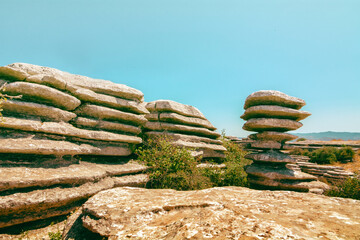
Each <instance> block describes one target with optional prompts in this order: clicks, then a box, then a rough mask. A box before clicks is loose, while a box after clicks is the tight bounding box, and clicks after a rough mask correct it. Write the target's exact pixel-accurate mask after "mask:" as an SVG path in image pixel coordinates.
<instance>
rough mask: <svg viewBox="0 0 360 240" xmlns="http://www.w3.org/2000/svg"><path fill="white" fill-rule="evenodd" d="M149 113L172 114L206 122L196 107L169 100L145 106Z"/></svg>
mask: <svg viewBox="0 0 360 240" xmlns="http://www.w3.org/2000/svg"><path fill="white" fill-rule="evenodd" d="M146 108H147V109H148V110H149V111H150V112H174V113H178V114H180V115H183V116H187V117H196V118H201V119H204V120H207V119H206V118H205V116H204V115H203V114H202V113H201V112H200V110H199V109H197V108H196V107H193V106H190V105H185V104H181V103H178V102H174V101H171V100H157V101H153V102H149V103H147V104H146Z"/></svg>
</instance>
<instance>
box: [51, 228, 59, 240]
mask: <svg viewBox="0 0 360 240" xmlns="http://www.w3.org/2000/svg"><path fill="white" fill-rule="evenodd" d="M48 235H49V238H50V240H61V239H62V233H61V231H60V230H58V231H57V232H49V233H48Z"/></svg>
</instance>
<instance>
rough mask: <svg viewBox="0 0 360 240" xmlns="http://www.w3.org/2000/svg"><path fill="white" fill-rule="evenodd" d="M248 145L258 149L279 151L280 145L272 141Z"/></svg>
mask: <svg viewBox="0 0 360 240" xmlns="http://www.w3.org/2000/svg"><path fill="white" fill-rule="evenodd" d="M250 145H251V147H252V148H258V149H281V143H279V142H276V141H272V140H257V141H255V142H252V143H250Z"/></svg>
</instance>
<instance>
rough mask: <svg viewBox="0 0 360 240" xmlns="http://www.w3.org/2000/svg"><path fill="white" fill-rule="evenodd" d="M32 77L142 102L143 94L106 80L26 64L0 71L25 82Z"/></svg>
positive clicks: (3, 74) (13, 65) (10, 66)
mask: <svg viewBox="0 0 360 240" xmlns="http://www.w3.org/2000/svg"><path fill="white" fill-rule="evenodd" d="M32 75H40V76H41V75H42V76H48V77H51V78H53V79H54V78H55V79H58V80H57V82H60V81H63V82H64V81H65V82H67V83H70V84H72V85H74V86H78V87H82V88H87V89H90V90H92V91H94V92H97V93H102V94H107V95H111V96H115V97H120V98H125V99H130V100H135V101H139V102H141V101H143V98H144V94H143V93H142V92H141V91H139V90H137V89H134V88H131V87H128V86H126V85H123V84H117V83H113V82H111V81H107V80H101V79H92V78H89V77H86V76H80V75H76V74H70V73H67V72H63V71H60V70H57V69H54V68H49V67H43V66H37V65H33V64H27V63H13V64H10V65H8V66H5V67H2V68H1V69H0V76H2V77H5V78H13V79H17V80H25V78H27V77H30V76H32Z"/></svg>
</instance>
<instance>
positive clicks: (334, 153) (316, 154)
mask: <svg viewBox="0 0 360 240" xmlns="http://www.w3.org/2000/svg"><path fill="white" fill-rule="evenodd" d="M308 156H309V157H310V162H314V163H318V164H332V163H334V162H346V161H347V160H352V159H353V157H354V156H355V152H354V150H353V149H352V148H351V147H345V146H344V147H342V148H339V149H337V148H334V147H323V148H320V149H317V150H315V151H312V152H310V153H309V154H308Z"/></svg>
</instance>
